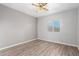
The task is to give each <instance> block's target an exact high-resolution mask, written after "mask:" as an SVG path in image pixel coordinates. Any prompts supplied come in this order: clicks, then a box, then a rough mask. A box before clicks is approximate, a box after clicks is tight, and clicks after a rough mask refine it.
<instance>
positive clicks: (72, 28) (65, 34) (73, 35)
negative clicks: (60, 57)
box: [38, 9, 77, 46]
mask: <svg viewBox="0 0 79 59" xmlns="http://www.w3.org/2000/svg"><path fill="white" fill-rule="evenodd" d="M54 19H58V20H60V22H61V25H60V32H49V31H48V23H49V21H51V20H54ZM38 38H40V39H42V40H46V41H52V42H58V43H63V44H67V45H74V46H75V45H77V10H76V9H73V10H69V11H65V12H60V13H57V14H52V15H49V16H45V17H40V18H38Z"/></svg>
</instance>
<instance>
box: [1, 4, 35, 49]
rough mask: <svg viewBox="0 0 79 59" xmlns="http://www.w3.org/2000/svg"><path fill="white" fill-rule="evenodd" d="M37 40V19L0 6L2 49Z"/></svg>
mask: <svg viewBox="0 0 79 59" xmlns="http://www.w3.org/2000/svg"><path fill="white" fill-rule="evenodd" d="M35 38H36V19H35V18H34V17H31V16H29V15H26V14H24V13H21V12H18V11H16V10H13V9H11V8H8V7H5V6H3V5H0V48H3V47H7V46H9V45H13V44H16V43H20V42H23V41H27V40H31V39H35Z"/></svg>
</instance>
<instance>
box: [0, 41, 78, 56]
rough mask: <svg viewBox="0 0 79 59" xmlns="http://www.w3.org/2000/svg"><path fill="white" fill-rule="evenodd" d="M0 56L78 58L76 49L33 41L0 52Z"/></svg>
mask: <svg viewBox="0 0 79 59" xmlns="http://www.w3.org/2000/svg"><path fill="white" fill-rule="evenodd" d="M0 56H79V51H78V49H77V48H76V47H72V46H66V45H63V44H58V43H53V42H47V41H42V40H34V41H31V42H28V43H25V44H21V45H18V46H15V47H12V48H8V49H5V50H2V51H0Z"/></svg>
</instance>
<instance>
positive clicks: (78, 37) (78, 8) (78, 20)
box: [78, 8, 79, 48]
mask: <svg viewBox="0 0 79 59" xmlns="http://www.w3.org/2000/svg"><path fill="white" fill-rule="evenodd" d="M78 48H79V8H78Z"/></svg>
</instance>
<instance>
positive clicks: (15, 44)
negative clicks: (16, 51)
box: [0, 39, 36, 50]
mask: <svg viewBox="0 0 79 59" xmlns="http://www.w3.org/2000/svg"><path fill="white" fill-rule="evenodd" d="M34 40H36V39H31V40H28V41H24V42H20V43H17V44H13V45H10V46H7V47H4V48H0V50H3V49H7V48H11V47H14V46H17V45H20V44H24V43H28V42H31V41H34Z"/></svg>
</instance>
